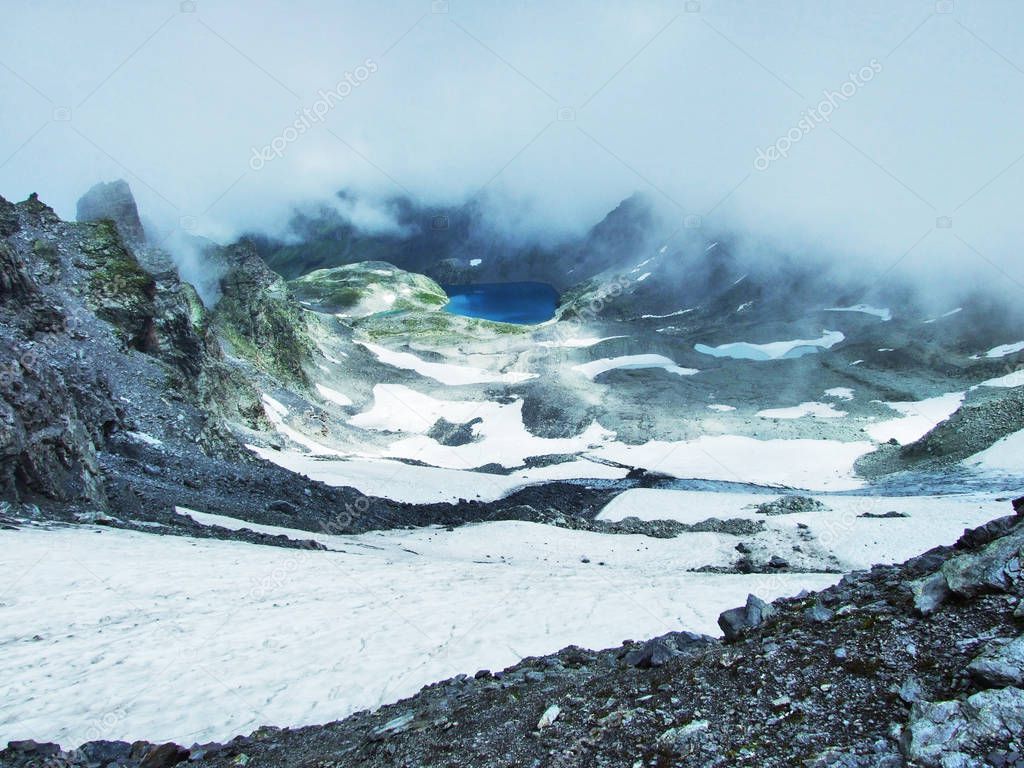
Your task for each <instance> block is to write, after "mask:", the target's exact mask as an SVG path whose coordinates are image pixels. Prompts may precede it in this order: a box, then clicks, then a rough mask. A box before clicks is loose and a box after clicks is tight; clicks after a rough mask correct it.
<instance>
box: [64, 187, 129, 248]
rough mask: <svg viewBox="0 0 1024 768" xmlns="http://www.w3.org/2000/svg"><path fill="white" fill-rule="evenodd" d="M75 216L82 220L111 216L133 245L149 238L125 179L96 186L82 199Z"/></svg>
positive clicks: (101, 219)
mask: <svg viewBox="0 0 1024 768" xmlns="http://www.w3.org/2000/svg"><path fill="white" fill-rule="evenodd" d="M76 218H77V219H78V221H81V222H85V221H103V220H108V219H109V220H110V221H113V222H114V224H115V225H116V226H117V230H118V231H119V232H120V233H121V237H123V238H124V239H125V240H126V241H127V242H129V243H131V244H132V245H141V244H143V243H144V242H145V241H146V232H145V230H144V229H143V228H142V221H141V220H140V219H139V209H138V207H137V206H136V205H135V197H134V196H133V195H132V190H131V187H129V186H128V182H127V181H125V180H124V179H118V180H117V181H111V182H109V183H104V182H100V183H99V184H96V185H95V186H93V187H92V188H91V189H90V190H89V191H88V192H86V193H85V194H84V195H82V197H81V198H79V200H78V212H77V216H76Z"/></svg>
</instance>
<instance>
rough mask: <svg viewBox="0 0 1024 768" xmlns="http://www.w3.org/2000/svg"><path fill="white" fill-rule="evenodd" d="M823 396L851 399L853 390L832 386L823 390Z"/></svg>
mask: <svg viewBox="0 0 1024 768" xmlns="http://www.w3.org/2000/svg"><path fill="white" fill-rule="evenodd" d="M825 397H831V398H834V399H836V400H853V390H852V389H850V388H849V387H832V389H826V390H825Z"/></svg>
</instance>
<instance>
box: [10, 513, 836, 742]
mask: <svg viewBox="0 0 1024 768" xmlns="http://www.w3.org/2000/svg"><path fill="white" fill-rule="evenodd" d="M296 535H297V536H301V537H302V538H307V537H308V536H309V534H308V533H306V532H300V533H297V534H296ZM318 538H322V539H324V540H325V541H327V542H328V543H329V545H330V546H332V547H336V548H337V549H339V550H342V551H337V552H315V551H307V550H287V549H280V548H276V547H266V546H257V545H252V544H245V543H241V542H225V541H218V540H211V539H188V538H181V537H174V536H166V537H165V536H156V535H151V534H142V533H133V532H126V531H121V530H115V529H103V528H88V527H75V528H67V529H62V530H55V531H45V530H37V529H26V530H20V531H0V553H2V554H0V612H2V616H3V619H4V620H3V622H2V624H0V679H2V680H3V681H4V685H5V695H4V697H3V699H2V700H0V740H7V739H14V738H35V739H37V740H40V741H48V740H53V741H58V742H60V743H62V744H65V745H77V744H78V743H80V742H82V741H85V740H88V739H98V738H104V739H126V740H129V741H130V740H134V739H138V738H146V739H149V740H152V741H158V742H159V741H164V740H175V741H178V742H180V743H184V744H190V743H192V742H194V741H200V742H201V741H205V740H209V739H219V740H223V739H227V738H230V737H231V736H234V735H235V734H238V733H248V732H250V731H252V730H253V729H254V728H256V727H257V726H259V725H261V724H274V725H279V726H285V725H294V726H298V725H307V724H312V723H320V722H326V721H330V720H333V719H336V718H341V717H344V716H345V715H347V714H350V713H351V712H354V711H356V710H359V709H364V708H368V707H375V706H377V705H380V704H383V703H387V702H391V701H395V700H397V699H399V698H402V697H405V696H408V695H411V694H413V693H415V692H416V691H417V690H419V688H420V687H422V686H423V685H425V684H427V683H430V682H433V681H436V680H441V679H444V678H447V677H450V676H452V675H455V674H458V673H469V674H472V673H474V672H475V671H476V670H478V669H481V668H489V669H500V668H503V667H505V666H507V665H509V664H512V663H515V662H516V661H518V660H519V659H520V658H522V657H523V656H526V655H532V654H543V653H548V652H553V651H555V650H557V649H559V648H562V647H564V646H566V645H568V644H570V643H575V644H579V645H584V646H590V647H595V648H597V647H608V646H612V645H615V644H618V643H619V642H621V641H622V640H623V638H625V637H635V638H643V637H649V636H653V635H658V634H662V633H664V632H668V631H672V630H679V629H689V630H696V631H704V632H709V633H714V634H717V633H718V631H717V627H716V618H717V616H718V613H719V612H720V611H722V610H724V609H726V608H729V607H732V606H735V605H739V604H742V603H743V601H744V600H745V598H746V596H747V594H748V592H751V591H755V592H757V593H758V594H760V595H761V596H762V597H764V598H766V599H771V598H774V597H777V596H780V595H783V594H792V593H795V592H797V591H799V590H800V589H801V588H805V587H806V588H822V587H825V586H827V585H828V584H830V583H832V582H833V581H835V579H836V578H837V577H835V576H831V575H791V576H782V577H773V578H772V579H771V580H765V578H764V577H758V576H739V575H737V576H722V575H706V574H694V573H688V572H687V571H686V569H687V568H689V567H692V566H699V565H702V564H705V563H707V562H709V561H713V560H714V559H716V558H719V557H725V556H728V555H730V554H731V550H732V546H733V545H734V544H735V542H734V540H733V539H732V538H731V537H722V536H717V535H715V534H690V535H687V536H685V537H680V538H677V539H671V540H658V539H650V538H647V537H639V536H609V535H603V534H592V533H585V532H578V531H567V530H563V529H558V528H551V527H547V526H540V525H533V524H529V523H515V522H512V523H487V524H480V525H473V526H466V527H462V528H459V529H457V530H456V531H454V532H451V533H449V532H445V531H443V530H438V529H419V530H416V531H400V532H388V533H377V534H367V535H363V536H356V537H318ZM584 559H589V560H590V562H589V563H584V562H583V560H584ZM599 563H604V565H600V564H599Z"/></svg>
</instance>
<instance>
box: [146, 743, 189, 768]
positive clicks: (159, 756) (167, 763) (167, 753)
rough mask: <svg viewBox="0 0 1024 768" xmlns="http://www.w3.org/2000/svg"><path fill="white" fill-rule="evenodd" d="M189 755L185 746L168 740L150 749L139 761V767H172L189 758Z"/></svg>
mask: <svg viewBox="0 0 1024 768" xmlns="http://www.w3.org/2000/svg"><path fill="white" fill-rule="evenodd" d="M188 755H189V751H188V750H187V749H185V748H184V747H182V746H180V745H178V744H175V743H173V742H168V743H167V744H161V745H160V746H158V747H154V748H153V749H151V750H149V751H148V752H147V753H146V756H145V757H143V758H142V762H141V763H139V768H171V766H175V765H177V764H178V763H181V762H184V761H185V760H188Z"/></svg>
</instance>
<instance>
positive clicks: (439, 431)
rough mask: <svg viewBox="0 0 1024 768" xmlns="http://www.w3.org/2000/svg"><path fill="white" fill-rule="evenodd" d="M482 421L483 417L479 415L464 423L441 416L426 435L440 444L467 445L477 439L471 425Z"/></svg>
mask: <svg viewBox="0 0 1024 768" xmlns="http://www.w3.org/2000/svg"><path fill="white" fill-rule="evenodd" d="M482 423H483V419H482V418H480V417H477V418H475V419H472V420H471V421H467V422H466V423H464V424H455V423H453V422H451V421H448V420H447V419H443V418H442V419H438V420H437V421H436V422H434V425H433V426H432V427H431V428H430V430H429V431H428V432H427V437H430V438H432V439H434V440H436V441H437V442H439V443H440V444H441V445H447V446H452V447H457V446H460V445H468V444H469V443H472V442H475V441H476V440H478V439H479V438H478V437H477V435H476V434H475V433H474V431H473V427H474V426H476V425H477V424H482Z"/></svg>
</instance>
